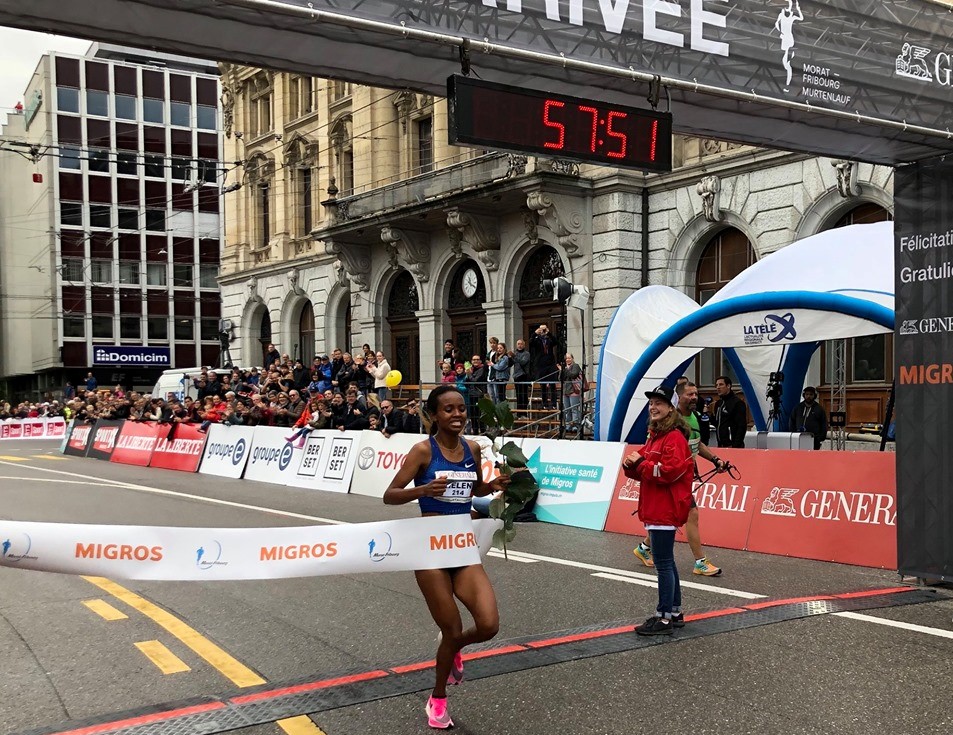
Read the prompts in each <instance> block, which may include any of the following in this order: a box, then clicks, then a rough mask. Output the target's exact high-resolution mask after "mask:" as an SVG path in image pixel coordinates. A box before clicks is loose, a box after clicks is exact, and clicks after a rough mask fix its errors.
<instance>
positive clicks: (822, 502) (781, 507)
mask: <svg viewBox="0 0 953 735" xmlns="http://www.w3.org/2000/svg"><path fill="white" fill-rule="evenodd" d="M761 514H762V515H768V516H782V517H786V518H810V519H813V520H818V521H848V522H849V523H862V524H865V525H873V526H896V525H897V501H896V499H895V498H894V497H893V495H889V494H888V493H873V492H854V491H847V490H815V489H813V488H812V489H808V490H803V491H802V490H801V489H800V488H795V487H773V488H771V492H770V493H769V494H768V497H767V498H765V499H764V500H763V501H762V503H761Z"/></svg>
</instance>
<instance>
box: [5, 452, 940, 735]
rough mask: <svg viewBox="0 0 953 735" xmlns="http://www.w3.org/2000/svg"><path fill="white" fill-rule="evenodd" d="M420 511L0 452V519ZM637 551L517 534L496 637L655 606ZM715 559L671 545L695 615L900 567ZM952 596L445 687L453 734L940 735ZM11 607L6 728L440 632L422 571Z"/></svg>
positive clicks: (623, 539) (535, 528)
mask: <svg viewBox="0 0 953 735" xmlns="http://www.w3.org/2000/svg"><path fill="white" fill-rule="evenodd" d="M414 514H415V513H414V509H412V508H409V507H403V508H395V507H388V506H384V505H383V504H382V503H381V502H380V501H378V500H374V499H371V498H364V497H359V496H350V495H347V496H345V495H336V494H331V493H321V492H314V491H307V490H301V489H295V488H285V487H280V486H273V485H266V484H260V483H254V482H246V481H237V480H225V479H209V478H206V477H204V476H199V475H187V474H183V473H176V472H171V471H163V470H152V469H140V468H133V467H127V466H122V465H115V464H109V463H105V462H99V461H97V460H93V459H81V458H66V457H62V456H60V455H59V454H58V453H57V452H56V450H55V448H54V447H53V445H52V444H50V443H49V442H39V441H37V442H9V443H3V444H0V519H13V520H33V521H53V522H73V523H84V522H88V523H117V524H119V523H121V524H142V525H181V526H208V527H263V526H288V525H308V524H312V523H317V522H320V520H319V519H323V520H324V521H339V522H345V523H356V522H362V521H371V520H380V519H387V518H399V517H408V516H412V515H414ZM301 516H307V517H308V518H303V517H301ZM0 530H2V520H0ZM702 533H703V537H704V515H703V516H702ZM632 546H633V539H632V538H631V537H627V536H621V535H616V534H606V533H597V532H591V531H584V530H579V529H571V528H564V527H559V526H551V525H547V524H527V525H523V526H521V527H520V528H519V531H518V537H517V540H516V542H515V545H514V548H515V549H516V551H517V553H515V554H514V558H513V559H510V560H508V561H504V560H503V559H500V558H497V557H496V556H491V557H490V558H488V559H487V561H486V567H487V570H488V572H489V575H490V577H491V579H492V580H493V582H494V585H495V587H496V590H497V594H498V597H499V602H500V610H501V616H502V627H501V631H500V634H499V636H498V639H497V643H499V642H501V641H503V642H505V641H506V640H509V639H516V638H522V637H525V636H534V637H546V636H555V635H557V634H558V633H559V632H560V631H566V630H568V629H573V628H579V627H585V626H595V625H602V624H607V623H610V622H612V621H633V622H634V621H640V620H642V619H644V618H645V617H646V616H647V615H648V614H650V612H651V611H652V610H653V609H654V606H655V596H656V591H655V589H654V588H653V587H652V586H651V576H650V575H648V576H646V575H645V574H644V573H645V572H646V571H649V570H646V569H645V568H644V567H642V566H641V565H639V564H638V562H637V560H636V559H635V558H634V557H633V555H632V553H631V549H632ZM710 551H711V553H710V557H711V558H712V560H713V561H714V562H715V563H716V564H719V565H721V566H723V567H724V568H725V570H726V571H725V574H724V576H722V577H721V578H717V579H707V578H700V577H696V576H691V575H690V573H689V570H690V568H691V558H690V554H689V552H688V549H687V547H684V546H683V545H679V546H678V548H677V551H676V553H677V556H678V558H679V562H680V568H681V569H682V570H683V572H684V573H683V581H684V582H687V583H690V585H691V586H689V585H686V586H685V588H684V597H685V609H686V612H698V611H713V610H720V609H724V608H731V607H734V606H737V605H743V604H747V603H751V602H752V601H753V600H757V599H758V597H757V596H765V597H767V598H784V599H787V598H799V597H814V596H820V595H827V594H837V593H844V592H852V591H860V590H868V589H875V588H881V587H896V586H897V584H898V578H897V575H896V574H895V573H893V572H888V571H881V570H873V569H864V568H859V567H847V566H840V565H834V564H827V563H822V562H811V561H803V560H798V559H792V558H785V557H773V556H764V555H758V554H749V553H745V552H737V551H727V550H721V549H712V550H710ZM517 557H518V558H517ZM633 573H635V574H633ZM638 574H642V576H638ZM596 575H600V576H596ZM939 597H940V598H939V599H938V600H937V601H934V602H927V603H922V604H917V605H908V606H903V607H891V608H885V609H879V610H868V611H864V612H863V613H862V614H859V615H854V616H845V615H818V616H815V617H810V618H807V619H800V620H793V621H788V622H780V623H776V624H772V625H766V626H762V627H754V628H748V629H743V630H737V631H734V632H725V633H719V634H717V635H711V636H707V637H703V638H683V639H682V640H677V639H676V640H672V641H669V642H665V643H662V644H660V645H654V646H650V647H647V648H641V649H637V650H629V651H625V652H621V653H610V654H606V655H600V656H595V657H589V658H584V659H580V660H576V661H570V662H566V663H558V664H554V665H549V666H539V667H535V668H530V669H528V670H523V671H516V672H513V673H500V674H499V675H496V676H490V677H488V678H482V679H477V680H473V681H468V682H466V683H465V684H464V685H463V686H462V687H460V688H457V689H455V690H454V691H453V692H452V693H451V713H452V715H453V717H454V720H455V721H456V723H457V727H456V729H455V731H456V732H463V733H473V734H474V735H476V734H477V733H479V734H486V735H490V734H493V735H500V734H501V733H520V734H521V735H523V734H525V735H543V734H544V733H545V734H546V735H549V734H550V733H553V732H566V733H580V734H583V733H585V734H589V733H593V734H595V733H621V732H632V733H640V732H646V733H648V732H652V733H654V732H660V731H668V732H686V733H688V732H691V733H696V734H698V733H759V734H764V733H795V732H796V733H815V732H816V733H830V732H837V733H846V734H851V733H857V734H858V735H860V734H864V735H867V733H870V732H873V731H876V730H885V731H892V732H909V733H932V732H936V733H948V732H950V730H951V727H953V715H951V714H950V712H949V707H948V702H949V701H950V695H951V693H953V692H951V689H953V683H951V682H953V677H951V672H953V624H951V617H953V595H950V593H948V592H944V591H941V592H940V596H939ZM0 615H2V618H3V620H2V622H0V651H2V652H3V657H2V676H0V732H2V733H8V732H11V733H12V732H17V733H19V732H27V731H31V730H35V729H36V730H39V729H43V730H46V731H49V728H53V727H57V729H58V730H70V729H78V728H80V726H81V725H82V726H85V725H88V724H89V722H90V721H95V720H99V721H106V720H115V719H117V718H118V717H119V715H117V713H129V712H134V713H138V714H139V715H141V714H142V713H143V712H148V711H152V710H156V711H161V710H163V709H169V708H171V707H178V706H181V705H182V703H184V702H185V703H188V702H195V701H201V700H202V698H205V697H209V696H213V695H214V696H220V695H236V694H241V692H242V691H256V689H253V688H254V687H258V688H262V687H264V688H266V689H267V688H268V687H269V686H274V685H276V684H277V683H295V682H310V681H315V680H319V679H322V678H326V677H328V676H332V675H335V674H336V673H337V672H342V671H369V670H373V669H376V668H379V667H381V666H386V665H389V664H392V663H393V662H397V661H402V660H408V661H424V660H427V659H428V658H430V657H432V655H433V651H434V646H435V643H434V638H435V634H436V629H435V626H434V625H433V623H432V621H431V620H430V618H429V616H428V614H427V610H426V607H425V605H424V603H423V600H422V598H421V596H420V593H419V592H418V590H417V588H416V585H415V582H414V579H413V576H412V575H411V574H409V573H387V574H373V575H370V574H368V575H354V576H338V577H323V578H314V579H295V580H282V581H274V582H257V581H256V582H217V583H201V584H200V583H171V582H165V583H154V582H153V583H145V582H143V583H133V582H119V583H118V584H116V583H109V582H107V581H99V582H96V581H89V580H87V579H85V578H82V577H72V576H66V575H54V574H43V573H36V572H29V571H23V570H16V569H9V568H0ZM104 616H105V617H104ZM107 618H116V619H107ZM886 622H893V623H896V625H886V624H884V623H886ZM896 626H900V627H896ZM676 638H677V637H676ZM147 654H148V655H147ZM502 668H505V666H504V667H502ZM501 670H502V669H501ZM425 701H426V694H425V693H423V692H417V693H413V694H404V695H402V696H390V697H387V698H380V699H376V700H374V701H369V702H365V703H362V704H359V705H352V706H344V707H339V708H337V709H331V710H326V711H322V712H318V713H316V714H314V715H313V716H312V717H310V718H309V717H307V716H306V715H305V714H304V713H303V712H282V713H281V717H280V718H278V717H276V722H274V723H270V724H262V725H256V726H254V727H251V728H244V729H241V730H239V732H242V733H282V732H284V733H290V734H291V735H296V734H297V735H307V734H308V733H310V734H311V735H314V733H320V732H322V731H323V732H324V733H327V735H366V734H370V733H381V734H382V735H384V734H388V735H390V734H394V733H396V734H402V733H424V732H428V731H429V729H428V728H427V726H426V721H425V719H424V717H423V712H422V711H423V705H424V702H425ZM278 720H280V721H278ZM59 726H61V727H59ZM160 731H161V730H156V732H160ZM87 732H90V731H87ZM150 732H152V731H151V730H150ZM167 732H172V730H167Z"/></svg>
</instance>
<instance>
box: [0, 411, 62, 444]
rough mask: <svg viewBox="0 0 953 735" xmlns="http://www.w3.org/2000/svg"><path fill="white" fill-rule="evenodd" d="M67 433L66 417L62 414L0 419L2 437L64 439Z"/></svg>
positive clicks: (0, 434) (0, 435) (0, 437)
mask: <svg viewBox="0 0 953 735" xmlns="http://www.w3.org/2000/svg"><path fill="white" fill-rule="evenodd" d="M65 435H66V419H64V418H63V417H62V416H52V417H49V418H46V417H44V418H32V419H5V420H3V421H0V440H2V439H62V438H63V437H64V436H65Z"/></svg>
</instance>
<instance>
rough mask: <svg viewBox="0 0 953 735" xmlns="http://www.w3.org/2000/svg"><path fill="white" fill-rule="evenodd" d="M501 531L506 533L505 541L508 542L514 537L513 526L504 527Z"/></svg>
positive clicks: (514, 530)
mask: <svg viewBox="0 0 953 735" xmlns="http://www.w3.org/2000/svg"><path fill="white" fill-rule="evenodd" d="M503 533H504V534H505V535H506V542H507V543H509V542H510V541H512V540H513V539H515V538H516V529H515V528H506V529H504V530H503Z"/></svg>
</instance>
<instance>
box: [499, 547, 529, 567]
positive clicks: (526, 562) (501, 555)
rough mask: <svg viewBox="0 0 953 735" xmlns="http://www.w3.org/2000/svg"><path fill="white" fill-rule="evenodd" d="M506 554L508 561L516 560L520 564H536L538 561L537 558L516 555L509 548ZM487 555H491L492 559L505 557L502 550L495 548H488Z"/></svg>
mask: <svg viewBox="0 0 953 735" xmlns="http://www.w3.org/2000/svg"><path fill="white" fill-rule="evenodd" d="M507 554H509V559H508V561H518V562H520V563H521V564H538V563H539V560H538V559H522V558H520V557H518V556H514V555H513V552H512V551H509V550H507ZM487 556H492V557H493V558H494V559H506V556H505V555H504V554H503V552H502V551H500V550H499V549H497V548H492V549H490V551H489V552H488V553H487Z"/></svg>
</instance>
